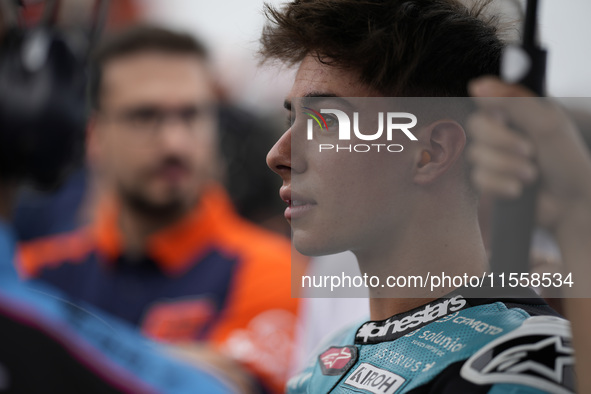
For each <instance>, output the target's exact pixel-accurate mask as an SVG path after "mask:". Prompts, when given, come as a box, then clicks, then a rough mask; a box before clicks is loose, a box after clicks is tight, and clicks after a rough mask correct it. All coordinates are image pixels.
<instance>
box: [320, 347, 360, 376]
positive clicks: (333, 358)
mask: <svg viewBox="0 0 591 394" xmlns="http://www.w3.org/2000/svg"><path fill="white" fill-rule="evenodd" d="M355 361H357V347H355V346H331V347H330V348H328V349H327V350H325V351H324V352H323V353H322V354H321V355H320V356H318V362H319V363H320V369H322V374H324V375H341V374H342V373H344V372H345V371H346V370H347V369H349V368H350V367H351V366H352V365H353V364H355Z"/></svg>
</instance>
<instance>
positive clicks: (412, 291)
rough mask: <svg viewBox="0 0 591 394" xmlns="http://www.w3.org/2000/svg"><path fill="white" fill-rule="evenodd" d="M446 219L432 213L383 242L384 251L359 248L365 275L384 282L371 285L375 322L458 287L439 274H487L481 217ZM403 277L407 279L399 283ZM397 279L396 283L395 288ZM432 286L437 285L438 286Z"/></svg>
mask: <svg viewBox="0 0 591 394" xmlns="http://www.w3.org/2000/svg"><path fill="white" fill-rule="evenodd" d="M450 218H451V219H450ZM446 219H448V220H440V221H437V220H432V219H430V218H429V217H428V216H427V218H426V219H424V220H423V221H424V223H421V220H420V218H419V219H418V220H415V221H414V222H413V224H412V225H410V226H409V227H407V229H406V231H404V232H402V237H399V238H398V239H395V240H392V241H391V242H388V243H386V242H381V243H380V244H381V245H382V248H381V249H379V248H378V247H374V248H372V250H369V251H368V250H366V251H362V252H355V254H356V256H357V260H358V262H359V268H360V271H361V273H362V275H363V274H364V273H367V275H368V277H370V276H372V275H375V276H378V277H379V278H380V285H379V286H378V287H376V288H370V316H371V319H372V320H383V319H387V318H389V317H391V316H393V315H396V314H399V313H403V312H406V311H409V310H411V309H413V308H416V307H418V306H420V305H423V304H426V303H428V302H430V301H433V300H435V299H437V298H440V297H442V296H444V295H446V294H448V293H450V292H451V291H453V290H454V289H455V288H456V287H454V286H453V285H451V286H450V285H449V282H446V284H445V285H442V284H438V283H437V281H436V280H435V279H433V278H434V276H438V277H440V278H441V277H442V275H443V273H445V275H446V276H449V277H453V276H461V277H463V276H464V274H467V275H468V276H472V275H478V276H481V275H482V273H483V272H485V271H486V270H487V269H488V259H487V255H486V251H485V248H484V244H483V242H482V236H481V234H480V229H479V226H478V221H477V220H476V218H474V219H472V220H465V219H462V217H461V216H459V215H458V216H456V217H455V218H454V215H451V216H447V217H446ZM389 276H392V277H396V278H397V279H396V282H392V281H393V279H389V281H390V283H388V282H387V280H388V277H389ZM401 277H402V278H404V279H402V280H405V281H406V283H404V282H398V280H399V279H400V278H401ZM411 277H415V278H414V279H413V278H411ZM417 277H420V278H421V279H418V278H417ZM415 280H417V281H418V283H416V282H414V281H415ZM421 281H422V282H423V283H422V284H421ZM392 283H394V284H396V286H391V284H392ZM415 283H416V284H415ZM382 285H384V287H382ZM431 285H435V286H434V287H433V289H432V290H431ZM423 286H424V287H423Z"/></svg>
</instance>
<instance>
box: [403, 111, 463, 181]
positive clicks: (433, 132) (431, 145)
mask: <svg viewBox="0 0 591 394" xmlns="http://www.w3.org/2000/svg"><path fill="white" fill-rule="evenodd" d="M422 135H423V138H424V141H425V144H424V146H423V147H422V148H421V149H420V150H419V151H417V152H416V157H415V163H416V167H415V176H414V182H415V183H417V184H428V183H431V182H433V181H435V180H436V179H437V178H439V177H440V176H441V175H443V174H444V173H445V172H447V171H448V170H449V169H450V168H451V167H452V166H453V165H454V163H456V162H457V160H458V159H459V158H460V157H461V156H462V152H463V150H464V147H465V146H466V132H465V131H464V128H463V127H462V126H461V125H460V124H459V123H458V122H456V121H453V120H438V121H436V122H434V123H431V124H430V125H429V126H427V127H425V128H424V129H423V130H422Z"/></svg>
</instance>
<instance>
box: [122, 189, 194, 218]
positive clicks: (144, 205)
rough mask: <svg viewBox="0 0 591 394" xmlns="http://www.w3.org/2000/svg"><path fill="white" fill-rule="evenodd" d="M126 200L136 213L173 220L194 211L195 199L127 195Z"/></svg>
mask: <svg viewBox="0 0 591 394" xmlns="http://www.w3.org/2000/svg"><path fill="white" fill-rule="evenodd" d="M124 199H125V201H126V203H127V205H128V206H129V207H130V208H131V209H133V210H134V211H136V212H138V213H140V214H142V215H145V216H149V217H154V218H163V219H165V218H171V217H176V216H180V215H183V214H185V213H187V212H188V211H189V210H190V209H192V207H193V205H194V201H196V199H195V200H193V199H189V198H186V197H184V196H179V195H175V196H170V195H168V196H158V197H156V196H145V195H143V196H142V195H137V194H135V195H129V194H128V195H126V196H124Z"/></svg>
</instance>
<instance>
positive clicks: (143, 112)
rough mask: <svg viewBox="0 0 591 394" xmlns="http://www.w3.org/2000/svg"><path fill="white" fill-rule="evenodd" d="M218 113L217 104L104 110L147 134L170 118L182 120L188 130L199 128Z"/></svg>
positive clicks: (107, 114)
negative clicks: (110, 111) (171, 107)
mask: <svg viewBox="0 0 591 394" xmlns="http://www.w3.org/2000/svg"><path fill="white" fill-rule="evenodd" d="M216 113H217V110H216V107H215V105H202V106H196V105H189V106H186V107H180V108H176V109H164V108H159V107H156V106H139V107H136V108H130V109H125V110H120V111H118V112H113V113H111V114H109V113H105V112H103V113H102V115H103V116H105V117H106V118H107V119H110V120H113V121H116V122H118V123H120V124H122V125H123V126H124V127H125V128H127V129H130V130H135V131H138V132H142V133H145V134H155V133H156V132H157V131H158V130H161V129H162V127H163V125H164V124H165V123H166V122H167V121H169V120H173V119H174V120H180V121H181V122H182V123H183V124H184V125H185V127H186V128H187V130H190V131H194V130H197V129H198V128H199V126H200V124H201V122H204V121H207V120H213V119H214V118H215V115H216Z"/></svg>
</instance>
